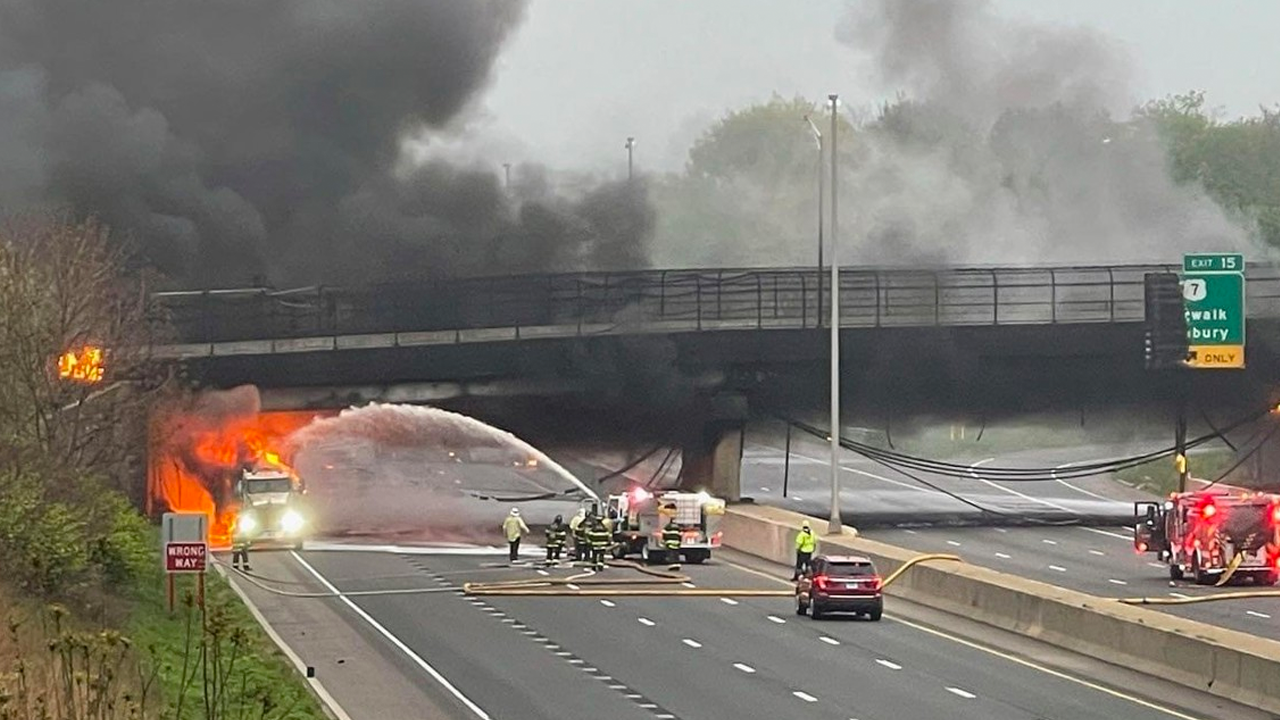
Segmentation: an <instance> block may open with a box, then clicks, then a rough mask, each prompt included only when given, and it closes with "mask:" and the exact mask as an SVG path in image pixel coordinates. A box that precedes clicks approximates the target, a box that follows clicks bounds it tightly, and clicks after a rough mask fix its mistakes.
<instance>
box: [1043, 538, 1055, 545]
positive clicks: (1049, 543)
mask: <svg viewBox="0 0 1280 720" xmlns="http://www.w3.org/2000/svg"><path fill="white" fill-rule="evenodd" d="M1040 542H1042V543H1044V544H1045V545H1057V544H1058V541H1057V540H1050V539H1049V538H1045V539H1043V540H1041V541H1040Z"/></svg>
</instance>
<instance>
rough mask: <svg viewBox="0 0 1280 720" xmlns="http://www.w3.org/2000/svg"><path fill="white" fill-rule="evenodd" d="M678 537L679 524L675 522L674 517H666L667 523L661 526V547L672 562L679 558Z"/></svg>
mask: <svg viewBox="0 0 1280 720" xmlns="http://www.w3.org/2000/svg"><path fill="white" fill-rule="evenodd" d="M680 539H681V537H680V526H679V525H677V524H676V519H675V518H674V517H673V518H670V519H668V520H667V524H666V525H664V526H663V527H662V547H663V548H664V549H665V550H666V551H667V558H668V559H670V560H671V561H673V562H674V561H676V560H679V559H680Z"/></svg>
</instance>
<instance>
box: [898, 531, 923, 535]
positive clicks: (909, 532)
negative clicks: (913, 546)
mask: <svg viewBox="0 0 1280 720" xmlns="http://www.w3.org/2000/svg"><path fill="white" fill-rule="evenodd" d="M902 532H904V533H906V534H908V535H919V534H920V533H918V532H916V531H915V530H903V531H902Z"/></svg>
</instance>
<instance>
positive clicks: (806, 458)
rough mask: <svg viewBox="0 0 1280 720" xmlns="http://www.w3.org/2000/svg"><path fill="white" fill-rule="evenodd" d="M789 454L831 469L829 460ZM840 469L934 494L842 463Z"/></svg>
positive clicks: (796, 453) (794, 453) (926, 489)
mask: <svg viewBox="0 0 1280 720" xmlns="http://www.w3.org/2000/svg"><path fill="white" fill-rule="evenodd" d="M791 454H792V455H793V456H795V457H798V458H804V459H805V460H809V461H811V462H816V463H818V464H820V465H825V466H827V467H828V468H830V467H831V460H830V459H827V460H820V459H818V458H815V457H809V456H808V455H801V454H800V453H798V452H793V453H791ZM840 469H841V470H843V471H845V472H848V473H853V474H854V475H862V476H863V477H869V478H871V479H872V480H879V481H880V482H886V483H889V484H890V485H897V486H898V487H904V488H906V489H908V490H915V491H917V492H923V493H930V494H932V493H934V492H936V491H934V490H930V489H928V488H923V487H920V486H919V485H912V484H911V483H905V482H902V481H900V480H894V479H892V478H887V477H884V476H883V475H876V474H875V473H870V472H867V471H866V470H859V469H857V468H851V467H845V465H844V463H843V462H841V464H840Z"/></svg>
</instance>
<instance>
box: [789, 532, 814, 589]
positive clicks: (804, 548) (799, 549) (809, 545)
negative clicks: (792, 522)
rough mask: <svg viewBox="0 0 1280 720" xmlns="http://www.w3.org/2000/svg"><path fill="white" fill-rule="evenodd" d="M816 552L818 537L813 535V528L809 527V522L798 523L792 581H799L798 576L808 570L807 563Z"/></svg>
mask: <svg viewBox="0 0 1280 720" xmlns="http://www.w3.org/2000/svg"><path fill="white" fill-rule="evenodd" d="M817 551H818V536H816V535H814V534H813V528H812V527H810V526H809V521H808V520H805V521H804V522H802V523H800V532H798V533H796V571H795V574H794V575H792V577H791V579H792V580H799V579H800V576H801V575H803V574H804V573H805V572H807V571H808V570H809V563H810V562H811V561H812V560H813V554H814V553H815V552H817Z"/></svg>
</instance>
